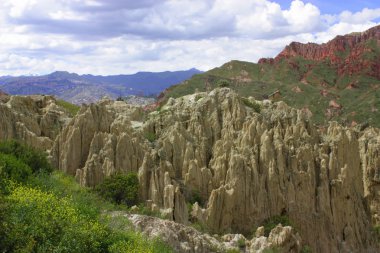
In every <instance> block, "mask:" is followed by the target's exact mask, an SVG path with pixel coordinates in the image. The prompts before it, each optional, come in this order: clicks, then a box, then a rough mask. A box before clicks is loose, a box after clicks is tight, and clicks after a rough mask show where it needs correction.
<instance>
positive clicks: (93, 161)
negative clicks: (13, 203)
mask: <svg viewBox="0 0 380 253" xmlns="http://www.w3.org/2000/svg"><path fill="white" fill-rule="evenodd" d="M120 103H121V102H110V101H105V102H104V101H103V102H101V103H99V104H97V105H91V106H89V107H84V108H82V110H81V111H80V112H79V114H78V115H77V116H76V117H75V118H74V120H72V121H71V123H70V124H69V125H68V126H67V127H66V128H65V129H64V130H63V132H62V133H61V135H60V136H59V137H58V138H57V140H56V142H55V145H54V148H53V152H52V155H53V157H54V158H55V162H56V165H57V167H59V168H60V169H62V170H64V171H66V172H67V173H70V174H72V175H76V176H77V178H78V180H79V181H80V182H81V183H82V184H83V185H89V186H93V185H95V184H97V183H99V182H101V181H102V180H103V178H104V177H105V176H108V175H110V174H111V173H114V172H116V171H123V172H128V171H135V172H138V175H139V180H140V186H141V187H140V189H141V192H140V197H141V198H142V199H143V200H146V201H147V204H148V206H149V207H150V208H151V209H153V210H161V211H162V212H163V213H164V214H165V215H166V216H167V217H168V218H169V219H173V220H174V221H176V222H180V223H184V224H186V223H187V222H188V219H189V217H190V219H191V220H193V221H194V220H196V221H197V222H199V223H201V224H203V225H204V226H206V227H207V228H208V229H209V230H210V231H212V232H215V233H252V232H253V231H254V229H255V228H256V227H258V226H260V225H261V224H263V222H264V221H265V220H266V219H268V218H270V217H273V216H276V215H286V216H288V217H289V219H290V220H291V221H292V222H293V223H294V225H295V227H297V231H299V233H300V235H301V237H302V239H303V241H304V242H305V243H307V244H309V245H310V247H311V248H312V250H313V252H371V250H373V251H374V252H375V247H376V246H375V243H374V241H373V237H372V235H371V217H370V213H369V212H368V204H367V202H366V200H365V198H364V197H365V192H364V187H365V186H366V187H367V185H366V184H363V180H362V178H363V173H362V169H363V168H362V167H363V166H361V158H362V159H363V157H365V156H366V153H367V152H366V151H364V150H362V148H360V146H359V144H360V143H362V141H359V134H358V133H357V132H355V131H353V130H350V129H347V128H344V127H342V126H340V125H338V124H336V123H331V124H330V125H329V127H328V128H327V130H326V131H325V132H320V131H318V130H317V128H315V127H314V126H313V124H312V123H311V122H310V121H309V119H308V115H309V114H308V113H306V112H305V111H302V110H301V111H299V110H296V109H293V108H290V107H288V106H287V105H286V104H285V103H283V102H278V103H274V104H272V103H270V102H269V101H268V102H265V103H262V102H256V101H254V100H253V99H250V100H249V102H247V101H245V102H244V101H243V100H242V98H240V97H239V96H238V95H237V94H236V93H234V92H232V91H231V90H230V89H227V88H223V89H216V90H213V91H212V92H210V93H197V94H193V95H189V96H185V97H182V98H179V99H176V100H174V99H170V100H169V101H168V103H167V104H166V105H165V106H163V107H162V108H160V110H159V111H155V112H152V113H150V114H149V115H148V116H147V118H146V119H145V121H144V123H142V121H143V119H142V116H141V114H140V113H139V111H138V109H136V108H134V107H131V106H128V105H125V104H124V105H123V104H120ZM257 111H260V113H257ZM144 136H150V137H149V138H148V139H149V140H150V142H149V141H148V140H145V138H144ZM153 137H154V138H153ZM375 149H376V147H375V146H373V147H372V148H371V150H373V152H376V151H375ZM376 162H377V160H376ZM367 164H368V166H372V164H375V162H374V161H373V160H370V161H368V163H367ZM366 168H367V167H366ZM371 171H372V170H371ZM194 200H197V202H198V203H195V204H194V205H193V206H192V210H191V212H190V210H188V207H187V204H186V203H187V202H191V201H194ZM189 213H190V214H189ZM280 230H281V231H279V232H278V233H277V234H281V238H282V237H286V238H291V236H290V237H289V235H290V234H293V232H292V231H287V230H288V229H280ZM286 231H287V232H286ZM271 238H272V239H271ZM271 240H272V241H276V242H281V240H282V239H279V238H277V239H275V237H274V236H272V237H271V236H269V238H268V239H266V240H263V239H258V241H257V242H253V243H252V245H254V246H252V247H253V248H254V249H260V248H261V247H262V245H267V244H268V245H269V244H270V243H271ZM289 240H290V239H289ZM286 241H288V239H287V240H286ZM295 241H297V240H295ZM284 247H285V246H284ZM295 252H297V251H295Z"/></svg>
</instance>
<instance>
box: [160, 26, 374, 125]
mask: <svg viewBox="0 0 380 253" xmlns="http://www.w3.org/2000/svg"><path fill="white" fill-rule="evenodd" d="M218 86H229V87H230V88H232V89H234V90H235V91H237V92H238V93H239V94H240V95H243V96H253V97H254V98H256V99H260V100H262V99H266V98H270V99H274V100H284V101H285V102H286V103H288V104H289V105H291V106H294V107H296V108H299V109H303V110H305V111H307V112H309V113H310V114H312V115H313V120H314V122H316V123H320V124H323V123H327V121H328V120H337V121H340V122H341V123H344V124H346V125H356V124H358V123H363V124H364V123H369V124H372V125H376V126H380V112H379V110H380V89H379V88H380V26H376V27H373V28H371V29H369V30H367V31H365V32H361V33H351V34H347V35H344V36H337V37H336V38H334V39H333V40H331V41H329V42H327V43H324V44H315V43H307V44H302V43H298V42H293V43H291V44H290V45H288V46H286V47H285V49H284V50H283V51H282V52H280V53H279V54H278V55H277V56H276V57H275V58H263V59H260V60H259V61H258V63H251V62H243V61H231V62H228V63H226V64H224V65H222V66H221V67H218V68H215V69H212V70H210V71H207V72H205V73H203V74H200V75H195V76H193V77H192V78H191V79H190V80H186V81H184V82H182V83H181V84H179V85H176V86H173V87H170V88H169V89H167V90H166V91H165V92H164V93H162V94H161V95H160V99H161V101H163V100H166V99H167V98H168V97H179V96H182V95H186V94H191V93H193V92H195V91H196V90H198V91H206V90H211V89H213V88H215V87H218ZM273 94H276V95H277V96H275V97H274V96H271V95H273Z"/></svg>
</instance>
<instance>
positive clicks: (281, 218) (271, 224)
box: [264, 215, 292, 236]
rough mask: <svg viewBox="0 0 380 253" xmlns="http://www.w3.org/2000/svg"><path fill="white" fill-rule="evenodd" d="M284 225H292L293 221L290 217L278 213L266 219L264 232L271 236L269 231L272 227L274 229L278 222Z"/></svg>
mask: <svg viewBox="0 0 380 253" xmlns="http://www.w3.org/2000/svg"><path fill="white" fill-rule="evenodd" d="M280 223H281V225H282V226H292V223H291V222H290V220H289V217H288V216H286V215H277V216H273V217H271V218H269V219H267V220H265V221H264V234H265V236H269V233H270V231H271V230H272V229H274V228H275V227H276V226H277V225H278V224H280Z"/></svg>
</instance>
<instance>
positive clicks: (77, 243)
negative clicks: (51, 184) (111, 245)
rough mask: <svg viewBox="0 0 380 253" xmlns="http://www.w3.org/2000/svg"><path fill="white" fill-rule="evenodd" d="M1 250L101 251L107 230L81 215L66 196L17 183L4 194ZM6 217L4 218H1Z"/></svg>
mask: <svg viewBox="0 0 380 253" xmlns="http://www.w3.org/2000/svg"><path fill="white" fill-rule="evenodd" d="M5 200H6V201H7V203H8V204H7V206H6V211H5V215H4V214H3V221H2V226H3V233H2V235H1V236H2V237H4V238H2V239H4V240H3V244H2V246H1V247H2V248H1V251H2V252H82V251H83V249H86V251H87V252H103V251H104V250H105V249H106V248H107V247H108V245H107V244H105V240H104V238H105V237H106V236H107V233H108V231H107V229H106V227H105V226H104V225H102V224H100V223H99V222H97V221H96V220H89V219H88V218H87V217H86V216H84V215H81V214H80V213H79V212H78V211H77V209H76V208H75V206H74V205H73V203H72V201H71V200H70V199H69V198H58V197H56V196H55V195H54V194H52V193H46V192H43V191H41V190H38V189H34V188H30V187H25V186H17V187H15V188H14V189H13V190H12V192H11V194H10V195H9V196H7V197H5ZM4 216H5V217H4Z"/></svg>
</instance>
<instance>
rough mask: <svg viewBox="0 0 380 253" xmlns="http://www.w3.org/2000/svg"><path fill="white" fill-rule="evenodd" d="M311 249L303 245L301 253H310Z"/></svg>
mask: <svg viewBox="0 0 380 253" xmlns="http://www.w3.org/2000/svg"><path fill="white" fill-rule="evenodd" d="M311 252H312V250H311V247H310V246H309V245H304V246H303V247H302V249H301V253H311Z"/></svg>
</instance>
